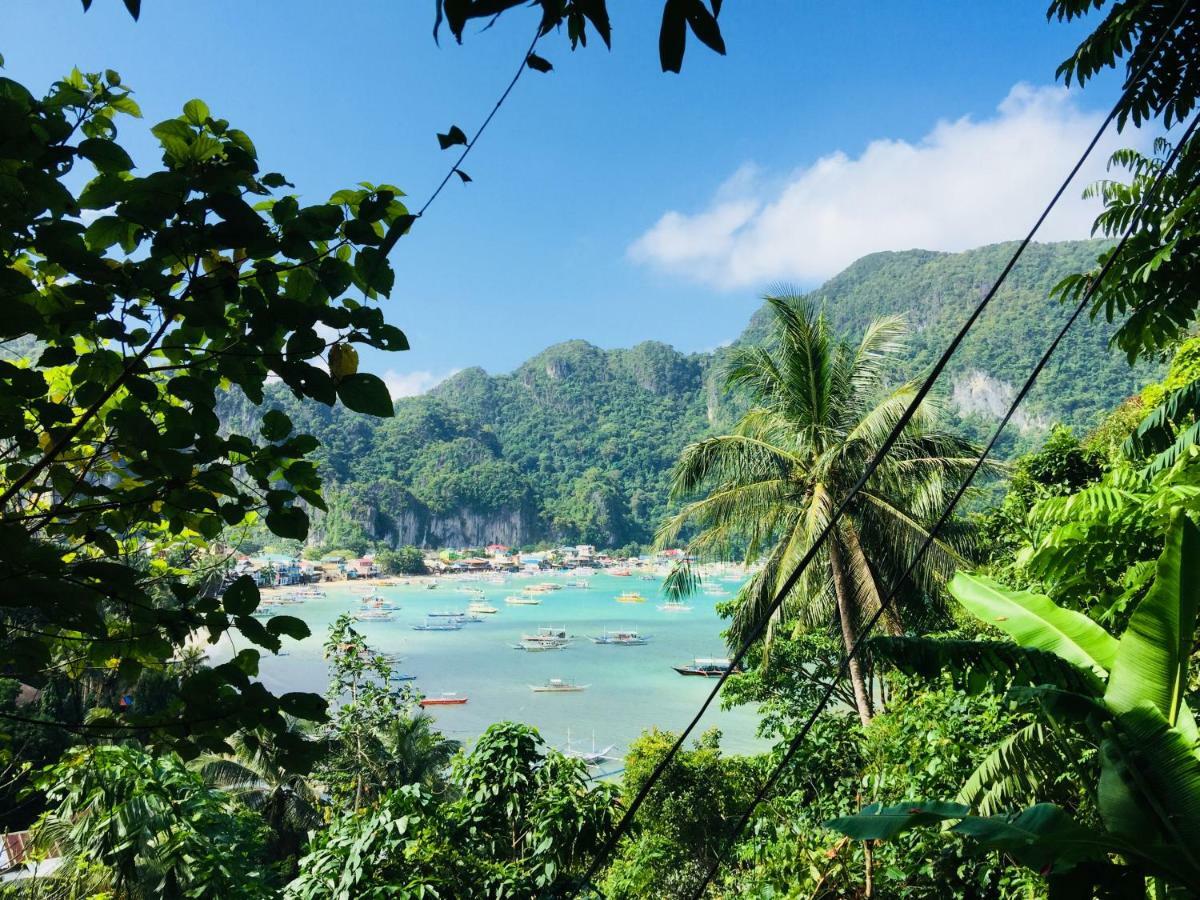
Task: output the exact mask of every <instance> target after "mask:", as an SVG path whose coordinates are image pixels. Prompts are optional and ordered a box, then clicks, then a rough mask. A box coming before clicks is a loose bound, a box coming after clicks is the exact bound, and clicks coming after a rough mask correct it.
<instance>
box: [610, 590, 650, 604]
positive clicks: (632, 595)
mask: <svg viewBox="0 0 1200 900" xmlns="http://www.w3.org/2000/svg"><path fill="white" fill-rule="evenodd" d="M617 602H618V603H645V602H646V598H645V597H643V596H642V595H641V594H639V593H638V592H637V591H626V592H625V593H623V594H618V595H617Z"/></svg>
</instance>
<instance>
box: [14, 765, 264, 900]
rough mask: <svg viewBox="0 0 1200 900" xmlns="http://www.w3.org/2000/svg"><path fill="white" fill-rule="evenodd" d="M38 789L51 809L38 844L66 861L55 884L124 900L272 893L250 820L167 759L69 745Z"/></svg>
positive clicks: (256, 828)
mask: <svg viewBox="0 0 1200 900" xmlns="http://www.w3.org/2000/svg"><path fill="white" fill-rule="evenodd" d="M40 787H41V788H42V789H43V790H44V791H45V793H46V797H47V800H48V801H49V803H50V804H51V808H50V810H49V811H48V812H47V813H46V814H45V815H44V816H42V818H41V819H39V820H38V822H37V823H36V824H35V826H34V829H33V830H34V836H35V841H36V842H37V843H38V844H39V845H40V846H41V847H43V848H45V850H46V851H47V852H49V851H51V850H53V851H54V852H56V853H61V854H62V855H63V857H64V858H65V860H66V866H65V867H64V869H63V870H60V871H59V872H56V873H55V876H54V879H53V881H55V882H59V883H62V884H65V885H68V886H72V885H80V886H82V887H84V888H86V889H90V890H96V889H98V888H103V889H105V892H108V891H111V892H113V894H115V896H120V897H129V898H142V897H146V898H149V897H174V898H182V897H189V898H209V897H211V898H214V900H217V898H223V897H246V898H250V897H262V896H264V895H265V894H267V893H269V882H268V879H267V871H268V870H267V867H266V864H265V862H266V859H265V852H264V850H265V848H264V843H263V841H264V835H263V833H262V828H261V825H260V823H259V822H258V821H257V818H256V817H255V816H254V815H253V814H252V813H250V812H248V811H247V810H245V809H243V808H241V807H239V806H238V805H237V804H236V803H235V802H234V801H233V800H232V798H230V797H229V796H228V795H226V794H225V793H223V792H221V791H218V790H215V789H214V788H211V787H209V786H208V785H206V784H205V783H204V780H203V779H202V778H201V777H200V775H199V774H198V773H196V772H194V771H192V770H190V769H189V768H188V767H187V766H186V765H184V763H183V761H182V760H181V759H179V757H178V756H175V755H174V754H170V753H163V754H159V755H151V754H150V753H148V752H147V751H145V750H143V749H141V748H139V747H134V746H100V747H88V748H76V749H75V750H74V751H72V752H70V753H68V754H66V755H64V757H63V758H62V759H61V760H60V761H59V762H57V763H56V764H55V765H54V766H53V767H52V768H50V769H48V770H47V771H46V772H45V773H44V774H43V775H42V776H41V780H40ZM68 889H73V888H70V887H69V888H68ZM88 895H91V894H90V893H89V894H88ZM72 896H76V894H72Z"/></svg>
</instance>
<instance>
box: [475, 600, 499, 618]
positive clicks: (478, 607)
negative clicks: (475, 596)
mask: <svg viewBox="0 0 1200 900" xmlns="http://www.w3.org/2000/svg"><path fill="white" fill-rule="evenodd" d="M467 612H469V613H474V614H476V615H478V614H480V613H482V614H483V615H487V616H490V615H494V614H495V613H498V612H500V610H498V609H496V607H494V606H492V604H490V603H485V602H484V601H483V600H473V601H471V602H470V603H469V604H467Z"/></svg>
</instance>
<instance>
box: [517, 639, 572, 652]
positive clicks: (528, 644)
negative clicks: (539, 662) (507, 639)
mask: <svg viewBox="0 0 1200 900" xmlns="http://www.w3.org/2000/svg"><path fill="white" fill-rule="evenodd" d="M512 648H513V649H514V650H524V651H525V652H526V653H549V652H550V651H551V650H566V649H567V642H566V641H564V642H563V643H561V644H550V643H547V642H545V641H522V642H521V643H519V644H513V645H512Z"/></svg>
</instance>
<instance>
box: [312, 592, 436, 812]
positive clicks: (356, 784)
mask: <svg viewBox="0 0 1200 900" xmlns="http://www.w3.org/2000/svg"><path fill="white" fill-rule="evenodd" d="M353 622H354V619H353V617H352V616H351V615H350V614H349V613H343V614H342V615H340V616H338V618H337V619H336V620H335V621H334V622H333V623H332V624H331V625H330V626H329V638H328V640H326V642H325V658H326V660H327V661H328V663H329V689H328V693H327V696H328V698H329V705H330V717H329V722H328V724H327V725H325V727H324V729H323V735H324V738H325V744H324V748H325V753H324V754H323V756H322V758H321V759H320V761H319V764H318V767H317V773H318V775H319V776H320V778H321V780H322V781H323V783H324V784H325V785H326V786H327V787H328V788H329V792H330V795H331V797H332V800H333V803H334V805H335V806H339V807H348V808H350V809H353V810H355V811H358V810H361V809H362V808H363V807H364V806H366V805H368V804H369V803H371V802H373V801H374V800H375V799H377V798H378V797H380V796H382V794H383V793H384V792H386V791H387V790H388V789H389V788H391V787H399V786H400V785H401V784H404V783H405V782H403V781H401V782H394V781H392V778H391V776H392V774H393V773H403V772H405V771H406V770H409V769H411V770H413V771H420V772H423V773H425V774H427V775H431V769H432V766H433V760H434V759H436V758H438V757H440V756H441V755H442V753H444V752H445V748H444V747H442V746H440V745H439V743H438V742H437V741H436V740H434V738H433V736H432V735H429V739H428V742H427V743H425V744H423V745H422V744H421V743H420V740H419V738H418V737H417V733H414V735H413V737H414V738H415V739H416V740H417V743H416V747H418V748H419V749H420V750H421V752H422V753H425V754H429V755H428V757H427V758H426V759H424V760H410V761H400V760H393V759H391V758H390V756H389V755H388V754H387V753H386V752H385V743H393V744H394V745H395V746H397V747H400V748H405V743H404V741H403V734H402V732H401V733H398V732H397V730H396V729H397V728H398V727H399V726H398V725H397V724H396V723H397V720H399V719H402V718H407V717H408V716H410V715H412V714H413V713H414V711H415V697H414V696H413V694H412V692H411V691H410V690H409V689H408V687H407V686H401V687H396V686H394V685H393V684H392V666H391V663H390V662H389V661H388V659H387V657H385V656H383V655H382V654H380V653H378V652H376V651H375V650H373V649H372V648H371V647H369V646H368V645H367V641H366V638H364V637H363V635H362V632H360V631H359V630H358V629H356V628H355V627H354V625H353ZM420 730H421V729H420V726H417V732H418V733H419V732H420Z"/></svg>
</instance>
